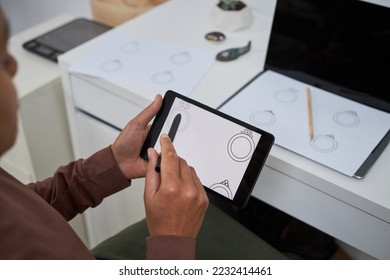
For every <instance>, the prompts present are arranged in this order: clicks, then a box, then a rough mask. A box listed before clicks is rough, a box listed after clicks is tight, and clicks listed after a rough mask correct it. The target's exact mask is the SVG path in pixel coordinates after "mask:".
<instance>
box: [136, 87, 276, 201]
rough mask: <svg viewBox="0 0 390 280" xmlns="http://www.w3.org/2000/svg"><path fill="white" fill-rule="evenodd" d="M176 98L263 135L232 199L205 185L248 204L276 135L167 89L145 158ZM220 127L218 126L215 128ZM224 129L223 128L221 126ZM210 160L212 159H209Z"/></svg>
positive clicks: (144, 146) (144, 152)
mask: <svg viewBox="0 0 390 280" xmlns="http://www.w3.org/2000/svg"><path fill="white" fill-rule="evenodd" d="M175 98H179V99H181V100H183V101H185V102H188V103H190V104H193V105H195V106H197V107H199V108H202V109H204V110H206V111H208V112H210V113H212V114H215V115H217V116H219V117H221V118H223V119H225V120H226V121H230V122H233V123H236V124H238V125H240V126H243V127H244V128H247V129H249V130H252V131H254V132H256V133H259V134H260V135H261V137H260V140H259V142H258V143H257V145H256V147H255V149H254V152H253V155H252V158H251V159H250V161H249V164H248V167H247V168H246V171H245V173H244V175H243V176H242V179H241V183H240V185H239V187H238V189H237V192H236V194H235V196H234V198H233V199H232V200H231V199H229V198H227V197H225V196H223V195H221V194H219V193H217V192H216V191H213V190H212V189H210V188H209V187H207V186H205V189H206V191H208V192H211V193H213V194H215V195H216V196H218V197H221V198H223V199H224V200H226V201H229V202H231V203H232V204H233V205H235V206H236V207H238V208H242V207H244V206H245V205H246V203H247V202H248V199H249V198H250V195H251V193H252V190H253V188H254V186H255V184H256V182H257V179H258V177H259V175H260V172H261V170H262V168H263V166H264V163H265V161H266V159H267V157H268V154H269V152H270V150H271V148H272V145H273V143H274V140H275V139H274V136H273V135H272V134H270V133H268V132H266V131H264V130H261V129H259V128H257V127H255V126H252V125H250V124H248V123H245V122H242V121H241V120H238V119H236V118H233V117H231V116H229V115H227V114H225V113H222V112H220V111H218V110H216V109H213V108H211V107H208V106H206V105H204V104H202V103H199V102H197V101H195V100H193V99H190V98H188V97H186V96H183V95H181V94H179V93H176V92H174V91H171V90H170V91H167V92H166V93H165V96H164V99H163V104H162V107H161V109H160V111H159V112H158V113H157V115H156V117H155V119H154V121H153V124H152V126H151V128H150V131H149V134H148V136H147V138H146V140H145V143H144V145H143V147H142V150H141V157H142V158H144V159H145V160H148V156H147V149H148V148H149V147H154V146H155V144H156V142H157V140H158V137H159V135H160V133H161V130H162V128H163V126H164V123H165V121H166V120H167V118H168V115H169V113H170V110H171V108H172V105H173V102H174V100H175ZM215 129H218V128H215ZM221 129H223V128H221ZM178 153H179V156H180V151H178ZM208 160H210V159H208ZM200 179H201V180H202V178H200Z"/></svg>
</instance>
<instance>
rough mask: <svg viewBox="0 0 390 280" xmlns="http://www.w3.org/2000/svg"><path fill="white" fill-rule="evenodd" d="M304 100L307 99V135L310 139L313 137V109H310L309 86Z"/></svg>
mask: <svg viewBox="0 0 390 280" xmlns="http://www.w3.org/2000/svg"><path fill="white" fill-rule="evenodd" d="M306 100H307V115H308V119H309V136H310V140H313V137H314V128H313V109H312V105H311V92H310V88H307V89H306Z"/></svg>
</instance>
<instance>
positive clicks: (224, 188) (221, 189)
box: [210, 180, 233, 199]
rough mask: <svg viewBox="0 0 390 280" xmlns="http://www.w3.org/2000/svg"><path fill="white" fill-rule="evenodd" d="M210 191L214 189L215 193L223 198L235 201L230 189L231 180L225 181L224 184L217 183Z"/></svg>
mask: <svg viewBox="0 0 390 280" xmlns="http://www.w3.org/2000/svg"><path fill="white" fill-rule="evenodd" d="M210 189H212V190H213V191H215V192H217V193H219V194H221V195H223V196H226V197H228V198H230V199H233V193H232V190H231V189H230V187H229V180H224V181H222V182H219V183H215V184H213V185H211V186H210Z"/></svg>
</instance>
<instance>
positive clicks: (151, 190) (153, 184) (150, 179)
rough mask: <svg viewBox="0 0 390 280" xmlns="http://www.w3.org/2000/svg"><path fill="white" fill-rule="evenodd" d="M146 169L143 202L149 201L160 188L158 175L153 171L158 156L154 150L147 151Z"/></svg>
mask: <svg viewBox="0 0 390 280" xmlns="http://www.w3.org/2000/svg"><path fill="white" fill-rule="evenodd" d="M148 157H149V161H148V167H147V170H146V176H145V192H144V200H145V201H147V200H149V199H150V198H151V197H152V196H153V195H154V194H155V193H156V192H157V191H158V189H159V188H160V182H161V179H160V174H159V173H158V172H157V171H156V170H155V168H156V164H157V159H158V154H157V152H156V150H155V149H153V148H149V149H148Z"/></svg>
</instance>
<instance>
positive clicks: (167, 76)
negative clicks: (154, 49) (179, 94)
mask: <svg viewBox="0 0 390 280" xmlns="http://www.w3.org/2000/svg"><path fill="white" fill-rule="evenodd" d="M174 80H175V76H174V75H173V73H172V72H171V71H163V72H158V73H156V74H154V75H153V76H152V81H153V82H155V83H157V84H169V83H171V82H173V81H174Z"/></svg>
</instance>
